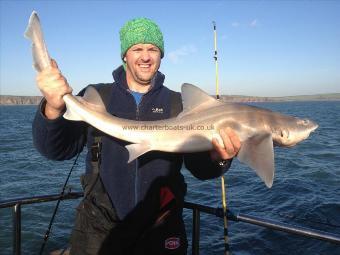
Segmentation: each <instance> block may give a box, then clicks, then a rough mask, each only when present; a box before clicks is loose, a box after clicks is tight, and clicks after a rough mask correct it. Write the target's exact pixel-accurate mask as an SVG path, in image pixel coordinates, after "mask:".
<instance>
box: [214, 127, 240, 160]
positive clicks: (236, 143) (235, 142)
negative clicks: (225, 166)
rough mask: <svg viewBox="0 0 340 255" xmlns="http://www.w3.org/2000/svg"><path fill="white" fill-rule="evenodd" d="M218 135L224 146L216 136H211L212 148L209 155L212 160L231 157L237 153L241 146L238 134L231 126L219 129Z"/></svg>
mask: <svg viewBox="0 0 340 255" xmlns="http://www.w3.org/2000/svg"><path fill="white" fill-rule="evenodd" d="M220 135H221V138H222V141H223V144H224V148H223V147H222V146H221V145H220V143H219V142H218V140H217V139H216V138H213V140H212V144H213V146H214V150H212V151H211V152H210V156H211V159H212V160H213V161H220V160H228V159H231V158H233V157H235V156H236V155H237V153H238V151H239V150H240V147H241V142H240V139H239V137H238V135H237V134H236V133H235V132H234V130H232V129H231V128H225V129H221V130H220Z"/></svg>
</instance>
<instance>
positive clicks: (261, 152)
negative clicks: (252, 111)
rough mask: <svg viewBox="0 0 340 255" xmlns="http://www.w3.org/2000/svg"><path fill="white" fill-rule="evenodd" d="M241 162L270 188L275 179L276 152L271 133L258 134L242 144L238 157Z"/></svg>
mask: <svg viewBox="0 0 340 255" xmlns="http://www.w3.org/2000/svg"><path fill="white" fill-rule="evenodd" d="M237 158H238V159H239V161H241V162H243V163H245V164H247V165H248V166H250V167H251V168H252V169H254V170H255V172H256V173H257V175H258V176H260V178H261V179H262V180H263V181H264V183H265V184H266V186H267V187H268V188H271V187H272V185H273V179H274V170H275V166H274V150H273V139H272V135H271V134H270V133H261V134H257V135H255V136H253V137H251V138H249V139H247V140H246V141H244V142H243V143H242V146H241V149H240V151H239V153H238V155H237Z"/></svg>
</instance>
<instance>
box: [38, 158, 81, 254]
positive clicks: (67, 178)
mask: <svg viewBox="0 0 340 255" xmlns="http://www.w3.org/2000/svg"><path fill="white" fill-rule="evenodd" d="M79 155H80V152H79V153H78V154H77V157H76V158H75V160H74V162H73V165H72V167H71V169H70V171H69V173H68V175H67V177H66V180H65V183H64V186H63V189H62V190H61V192H60V195H59V198H58V201H57V204H56V206H55V208H54V212H53V214H52V217H51V220H50V223H49V225H48V228H47V230H46V233H45V235H44V241H43V243H42V244H41V247H40V252H39V255H42V254H43V252H44V248H45V245H46V243H47V240H48V238H49V237H50V233H51V228H52V225H53V222H54V218H55V216H56V214H57V211H58V208H59V204H60V202H61V200H62V198H63V197H64V193H65V189H66V186H67V183H68V180H69V179H70V176H71V173H72V171H73V169H74V167H75V166H76V165H77V160H78V158H79Z"/></svg>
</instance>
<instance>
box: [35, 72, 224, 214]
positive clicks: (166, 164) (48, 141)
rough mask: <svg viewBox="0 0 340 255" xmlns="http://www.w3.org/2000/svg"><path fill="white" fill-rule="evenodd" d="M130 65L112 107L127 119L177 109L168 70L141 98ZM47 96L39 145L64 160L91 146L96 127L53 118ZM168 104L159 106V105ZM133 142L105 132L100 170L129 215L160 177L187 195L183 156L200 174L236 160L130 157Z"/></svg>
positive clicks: (39, 120)
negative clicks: (132, 87) (131, 82)
mask: <svg viewBox="0 0 340 255" xmlns="http://www.w3.org/2000/svg"><path fill="white" fill-rule="evenodd" d="M125 76H126V74H125V71H124V69H123V68H122V66H121V67H119V68H118V69H116V70H115V71H114V72H113V77H114V81H115V82H114V83H112V89H111V95H110V100H109V104H108V106H107V108H108V109H107V110H108V112H110V113H111V114H113V115H115V116H117V117H120V118H125V119H132V120H160V119H167V118H169V117H170V113H171V102H170V95H171V93H174V92H172V91H170V90H169V89H168V88H167V87H165V86H163V82H164V75H163V74H162V73H160V72H158V73H157V75H156V76H155V79H154V80H153V86H152V88H151V89H150V90H149V91H148V92H147V93H146V94H145V95H144V96H143V97H142V100H141V102H140V104H139V105H138V106H137V105H136V102H135V100H134V98H133V96H132V95H131V93H130V92H129V89H128V86H127V82H126V77H125ZM44 105H45V103H44V100H43V101H42V103H41V105H40V107H39V109H38V111H37V113H36V116H35V119H34V122H33V141H34V144H35V146H36V148H37V149H38V151H39V152H40V153H41V154H42V155H44V156H46V157H47V158H49V159H53V160H64V159H70V158H72V157H74V156H75V155H76V154H77V153H78V152H80V151H82V150H83V148H84V146H87V148H91V145H92V143H93V132H94V128H92V127H91V126H89V125H88V124H86V123H84V122H73V121H68V120H65V119H64V118H63V117H59V118H57V119H55V120H48V119H47V118H46V117H45V116H44V114H43V111H44ZM156 108H158V109H163V110H162V111H159V110H158V111H155V110H154V109H156ZM126 144H127V142H125V141H122V140H119V139H117V138H114V137H110V136H107V135H103V138H102V151H101V165H100V176H101V179H102V181H103V183H104V187H105V189H106V191H107V193H108V194H109V197H110V199H111V202H112V205H113V207H114V208H115V209H116V211H117V214H118V216H119V218H120V219H123V218H124V217H125V216H126V215H127V214H128V213H129V212H130V211H131V210H133V208H134V207H135V206H136V205H137V204H138V203H139V202H141V201H143V199H144V197H145V195H146V194H147V192H148V191H149V189H150V187H151V185H153V183H154V182H156V181H157V179H160V178H161V179H164V180H166V184H167V186H169V187H170V189H171V190H172V192H173V193H174V194H175V197H176V199H178V200H179V201H183V200H184V196H185V193H186V184H185V182H184V178H183V176H182V174H181V172H180V170H181V167H182V163H183V159H184V163H185V166H186V168H187V169H188V170H189V171H190V172H191V173H192V174H193V175H194V176H195V177H197V178H199V179H210V178H215V177H218V176H220V175H221V174H223V172H224V171H225V170H226V169H227V168H228V167H229V166H230V164H229V165H228V166H227V167H225V168H224V169H221V167H220V166H218V165H217V164H216V163H214V162H212V161H211V159H210V155H209V153H208V152H202V153H193V154H185V155H183V154H177V153H164V152H156V151H154V152H149V153H146V154H145V155H143V156H141V157H139V158H138V159H137V160H134V161H132V162H131V163H127V160H128V151H127V150H126V149H125V145H126ZM90 162H91V152H90V151H88V153H87V159H86V171H87V172H88V173H89V172H91V170H92V169H91V163H90Z"/></svg>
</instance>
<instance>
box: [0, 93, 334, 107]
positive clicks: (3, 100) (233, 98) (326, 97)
mask: <svg viewBox="0 0 340 255" xmlns="http://www.w3.org/2000/svg"><path fill="white" fill-rule="evenodd" d="M220 98H221V100H223V101H226V102H289V101H337V100H340V93H333V94H317V95H305V96H287V97H253V96H239V95H222V96H220ZM41 99H42V97H41V96H1V95H0V105H37V104H39V103H40V101H41Z"/></svg>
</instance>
